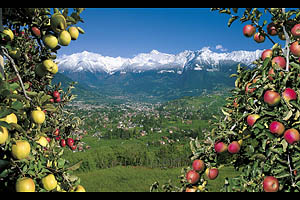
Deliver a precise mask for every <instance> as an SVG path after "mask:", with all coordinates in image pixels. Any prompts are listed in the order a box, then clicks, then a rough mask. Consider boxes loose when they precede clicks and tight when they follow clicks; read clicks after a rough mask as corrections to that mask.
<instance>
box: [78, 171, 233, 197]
mask: <svg viewBox="0 0 300 200" xmlns="http://www.w3.org/2000/svg"><path fill="white" fill-rule="evenodd" d="M181 169H182V168H172V169H160V168H154V169H151V168H146V167H134V166H117V167H113V168H108V169H100V170H94V171H90V172H87V173H76V175H77V176H78V177H80V179H81V183H82V184H83V185H84V186H85V188H86V190H87V191H88V192H149V190H150V186H151V185H152V184H153V183H154V182H156V181H157V182H159V184H160V186H161V185H163V184H164V183H167V182H168V181H169V180H171V183H172V185H173V186H178V187H179V186H180V183H179V180H180V179H179V176H180V175H181V173H180V172H181ZM238 174H239V172H237V171H235V170H234V169H233V168H231V167H224V168H221V169H220V173H219V176H218V177H217V178H216V179H215V180H210V181H208V185H207V188H208V190H209V192H218V191H220V189H221V188H222V187H223V185H224V180H225V177H229V178H230V177H234V176H237V175H238Z"/></svg>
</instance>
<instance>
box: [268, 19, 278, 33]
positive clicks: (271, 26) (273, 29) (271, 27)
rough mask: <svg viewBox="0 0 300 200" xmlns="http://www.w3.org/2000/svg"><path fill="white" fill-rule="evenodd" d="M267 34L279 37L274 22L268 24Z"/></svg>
mask: <svg viewBox="0 0 300 200" xmlns="http://www.w3.org/2000/svg"><path fill="white" fill-rule="evenodd" d="M267 32H268V34H269V35H271V36H274V35H277V34H278V32H277V28H276V24H274V23H273V22H271V23H270V24H268V26H267Z"/></svg>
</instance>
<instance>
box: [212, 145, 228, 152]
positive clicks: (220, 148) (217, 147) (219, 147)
mask: <svg viewBox="0 0 300 200" xmlns="http://www.w3.org/2000/svg"><path fill="white" fill-rule="evenodd" d="M226 150H227V145H226V144H225V143H224V142H216V143H215V151H216V152H217V153H222V152H224V151H226Z"/></svg>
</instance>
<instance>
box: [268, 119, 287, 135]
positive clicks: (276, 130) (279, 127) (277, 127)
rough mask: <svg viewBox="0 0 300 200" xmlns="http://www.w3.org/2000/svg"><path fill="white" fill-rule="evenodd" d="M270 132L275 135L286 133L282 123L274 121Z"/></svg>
mask: <svg viewBox="0 0 300 200" xmlns="http://www.w3.org/2000/svg"><path fill="white" fill-rule="evenodd" d="M269 130H270V132H271V133H273V134H277V135H282V134H283V133H284V131H285V127H284V125H283V124H282V123H280V122H277V121H273V122H272V123H271V124H270V126H269Z"/></svg>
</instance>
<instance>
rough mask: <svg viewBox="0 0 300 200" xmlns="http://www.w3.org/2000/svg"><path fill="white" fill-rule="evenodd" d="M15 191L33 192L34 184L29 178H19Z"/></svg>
mask: <svg viewBox="0 0 300 200" xmlns="http://www.w3.org/2000/svg"><path fill="white" fill-rule="evenodd" d="M16 192H35V184H34V182H33V180H32V179H31V178H28V177H23V178H19V179H18V180H17V182H16Z"/></svg>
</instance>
